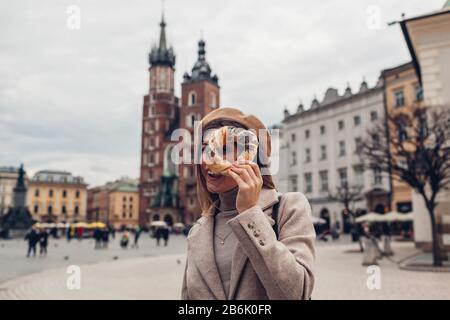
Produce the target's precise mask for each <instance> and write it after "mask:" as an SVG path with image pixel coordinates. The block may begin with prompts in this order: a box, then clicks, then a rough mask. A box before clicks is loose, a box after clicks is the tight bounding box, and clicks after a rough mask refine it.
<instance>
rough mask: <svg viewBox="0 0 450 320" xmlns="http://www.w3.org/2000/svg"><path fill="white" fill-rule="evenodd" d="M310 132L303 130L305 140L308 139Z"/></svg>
mask: <svg viewBox="0 0 450 320" xmlns="http://www.w3.org/2000/svg"><path fill="white" fill-rule="evenodd" d="M309 135H310V132H309V130H305V139H309Z"/></svg>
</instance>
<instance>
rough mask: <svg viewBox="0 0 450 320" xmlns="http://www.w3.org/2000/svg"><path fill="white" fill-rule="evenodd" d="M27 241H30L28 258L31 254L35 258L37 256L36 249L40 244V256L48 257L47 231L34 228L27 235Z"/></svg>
mask: <svg viewBox="0 0 450 320" xmlns="http://www.w3.org/2000/svg"><path fill="white" fill-rule="evenodd" d="M25 240H27V241H28V250H27V258H29V257H30V256H31V254H33V257H35V256H36V249H37V246H38V244H39V255H40V256H46V255H47V247H48V232H47V230H45V229H38V228H35V227H32V228H31V230H30V231H29V232H28V233H27V234H26V235H25Z"/></svg>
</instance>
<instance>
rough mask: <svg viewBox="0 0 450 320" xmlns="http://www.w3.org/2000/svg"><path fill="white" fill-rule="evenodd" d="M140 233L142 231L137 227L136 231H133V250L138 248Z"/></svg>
mask: <svg viewBox="0 0 450 320" xmlns="http://www.w3.org/2000/svg"><path fill="white" fill-rule="evenodd" d="M141 231H142V229H141V228H140V227H139V226H137V227H136V229H135V230H134V244H133V248H136V249H138V248H139V244H138V242H139V237H140V236H141Z"/></svg>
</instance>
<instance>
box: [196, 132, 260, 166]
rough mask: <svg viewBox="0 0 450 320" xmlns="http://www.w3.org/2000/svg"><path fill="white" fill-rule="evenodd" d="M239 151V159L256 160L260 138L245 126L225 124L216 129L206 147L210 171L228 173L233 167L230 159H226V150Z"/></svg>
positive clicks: (206, 160) (207, 163)
mask: <svg viewBox="0 0 450 320" xmlns="http://www.w3.org/2000/svg"><path fill="white" fill-rule="evenodd" d="M229 148H233V151H234V152H235V153H237V160H238V161H239V160H254V159H255V156H256V153H257V151H258V139H257V137H256V135H255V134H254V133H253V132H252V131H250V130H246V129H244V128H237V127H232V126H224V127H220V128H218V129H215V130H214V131H213V132H212V134H211V138H210V139H209V141H208V145H207V146H206V147H205V150H204V153H205V163H206V167H207V169H208V170H209V171H211V172H212V173H214V174H222V175H226V173H227V170H228V169H229V168H230V167H231V162H230V159H226V157H225V156H224V153H225V152H224V151H229V150H228V149H229Z"/></svg>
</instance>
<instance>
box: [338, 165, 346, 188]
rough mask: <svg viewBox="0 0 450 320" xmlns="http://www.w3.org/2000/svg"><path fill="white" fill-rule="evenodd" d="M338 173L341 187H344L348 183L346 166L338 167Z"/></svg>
mask: <svg viewBox="0 0 450 320" xmlns="http://www.w3.org/2000/svg"><path fill="white" fill-rule="evenodd" d="M338 174H339V181H340V184H341V187H342V188H345V187H346V186H347V185H348V180H347V168H342V169H338Z"/></svg>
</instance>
